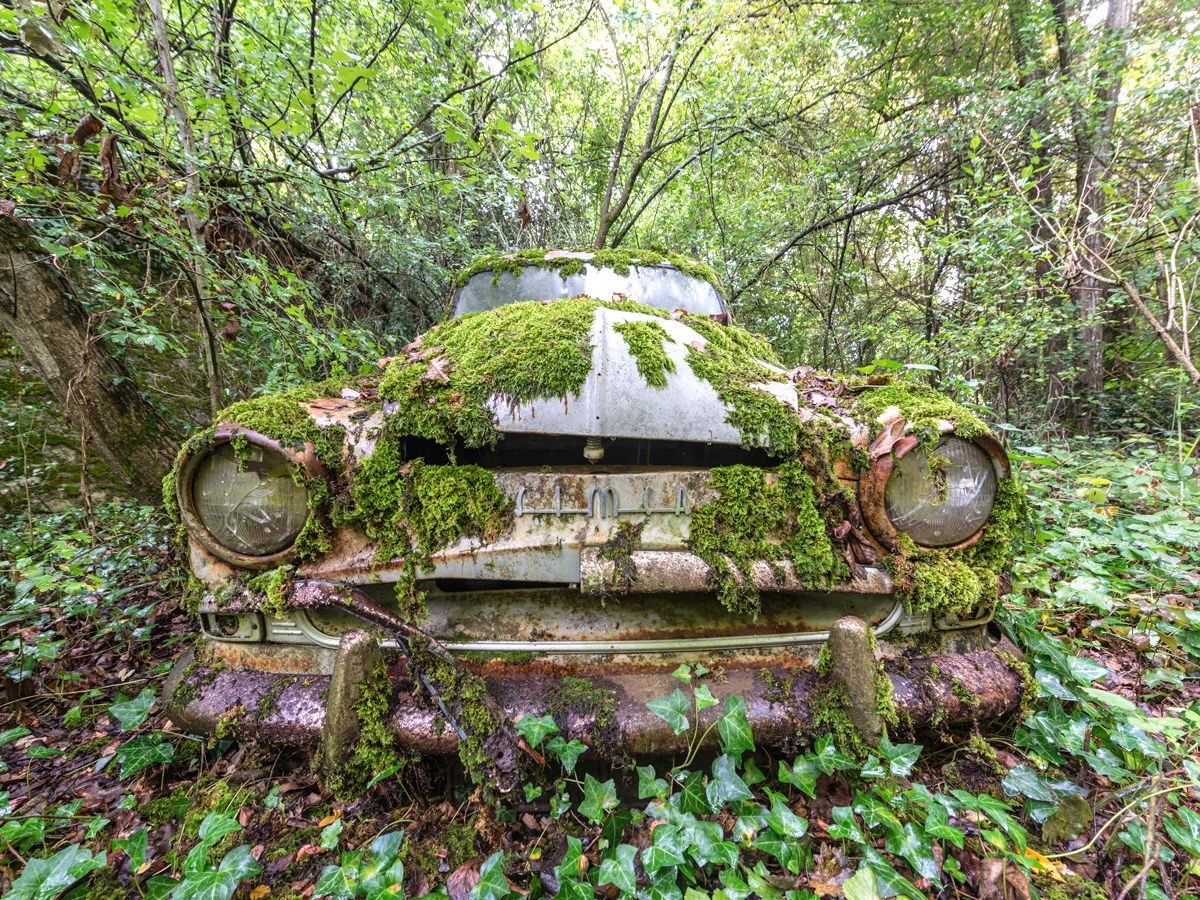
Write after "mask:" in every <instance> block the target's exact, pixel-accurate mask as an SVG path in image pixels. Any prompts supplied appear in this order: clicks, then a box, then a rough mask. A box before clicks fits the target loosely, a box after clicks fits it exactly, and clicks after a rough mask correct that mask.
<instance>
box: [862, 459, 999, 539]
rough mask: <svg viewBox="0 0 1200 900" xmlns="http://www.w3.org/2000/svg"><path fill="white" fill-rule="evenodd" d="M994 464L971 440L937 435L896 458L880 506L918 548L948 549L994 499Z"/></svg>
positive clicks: (976, 524) (971, 530) (974, 526)
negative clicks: (925, 447)
mask: <svg viewBox="0 0 1200 900" xmlns="http://www.w3.org/2000/svg"><path fill="white" fill-rule="evenodd" d="M996 482H997V478H996V467H995V465H993V463H992V459H991V457H990V456H988V454H987V453H986V452H984V450H983V449H982V448H981V447H979V446H978V445H977V444H973V443H971V442H970V441H965V440H963V439H962V438H957V437H946V438H943V439H942V440H941V441H939V442H938V444H937V445H936V446H935V447H934V448H933V449H932V450H921V449H915V450H912V451H911V452H910V453H908V454H906V455H905V456H904V457H902V458H901V459H900V460H898V461H897V463H896V465H895V468H893V469H892V474H891V477H890V478H889V479H888V483H887V489H886V491H885V493H884V505H885V507H886V510H887V514H888V518H889V519H891V522H892V525H893V526H894V527H895V529H896V530H897V531H902V532H904V533H905V534H907V535H908V536H909V537H910V538H912V539H913V540H914V541H916V542H917V543H918V544H921V545H922V546H924V547H949V546H952V545H954V544H960V543H962V542H963V541H965V540H966V539H967V538H969V537H971V536H972V535H974V534H975V533H976V532H977V531H979V529H981V528H982V527H983V526H984V524H985V523H986V522H987V519H988V516H989V515H991V512H992V504H994V503H995V502H996Z"/></svg>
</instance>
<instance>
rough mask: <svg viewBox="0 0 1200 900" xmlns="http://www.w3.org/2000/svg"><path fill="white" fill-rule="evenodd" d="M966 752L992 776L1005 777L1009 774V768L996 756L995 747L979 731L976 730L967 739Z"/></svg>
mask: <svg viewBox="0 0 1200 900" xmlns="http://www.w3.org/2000/svg"><path fill="white" fill-rule="evenodd" d="M966 753H967V756H969V757H970V758H971V759H973V760H974V761H975V763H976V764H977V765H978V766H979V767H980V768H981V769H984V770H985V771H987V772H988V773H989V774H990V775H991V776H992V777H994V778H1003V777H1004V776H1005V775H1007V774H1008V770H1007V769H1005V768H1004V766H1002V765H1001V764H1000V760H999V759H997V758H996V750H995V748H993V747H992V745H991V744H989V743H988V742H987V741H985V740H984V739H983V736H982V735H981V734H979V732H975V733H974V734H972V735H971V736H970V737H969V738H968V739H967V746H966Z"/></svg>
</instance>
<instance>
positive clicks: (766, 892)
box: [746, 860, 783, 900]
mask: <svg viewBox="0 0 1200 900" xmlns="http://www.w3.org/2000/svg"><path fill="white" fill-rule="evenodd" d="M770 877H771V875H770V873H769V872H768V871H767V867H766V866H765V865H763V862H762V860H759V861H758V862H757V863H755V864H754V868H753V869H747V870H746V883H747V884H748V885H750V890H751V891H753V892H754V893H755V894H756V895H757V896H758V897H759V898H760V900H782V898H783V891H781V890H779V888H777V887H775V885H773V884H771V882H770Z"/></svg>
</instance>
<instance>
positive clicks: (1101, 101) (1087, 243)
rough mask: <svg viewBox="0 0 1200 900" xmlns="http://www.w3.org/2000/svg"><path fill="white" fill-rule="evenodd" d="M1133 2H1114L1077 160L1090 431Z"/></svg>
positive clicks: (1085, 417) (1079, 305)
mask: <svg viewBox="0 0 1200 900" xmlns="http://www.w3.org/2000/svg"><path fill="white" fill-rule="evenodd" d="M1132 10H1133V0H1109V3H1108V16H1107V19H1106V20H1105V23H1104V36H1103V38H1102V40H1101V43H1100V53H1101V59H1100V64H1099V69H1098V71H1097V73H1096V91H1095V98H1096V107H1095V109H1094V110H1092V111H1091V115H1090V116H1087V117H1085V122H1086V124H1085V125H1084V128H1085V131H1086V140H1084V141H1081V142H1079V143H1080V145H1081V149H1082V150H1083V153H1082V155H1081V156H1080V158H1079V159H1078V160H1077V161H1076V167H1077V168H1076V172H1077V175H1076V192H1077V201H1078V202H1077V206H1076V209H1078V210H1079V220H1080V222H1081V223H1082V224H1081V231H1082V233H1081V237H1082V248H1081V254H1080V255H1081V257H1082V258H1081V260H1080V261H1081V263H1082V273H1081V274H1080V276H1079V278H1078V279H1077V280H1076V282H1075V284H1074V285H1072V288H1071V293H1072V295H1073V297H1074V300H1075V303H1076V307H1075V308H1076V309H1078V310H1079V314H1080V316H1081V318H1082V319H1083V321H1084V322H1085V323H1086V324H1085V325H1084V329H1083V349H1084V362H1083V376H1082V378H1081V384H1082V388H1083V402H1084V403H1085V404H1086V407H1085V408H1084V410H1083V411H1082V412H1083V414H1082V415H1081V416H1080V425H1081V426H1082V427H1083V429H1084V430H1085V431H1090V430H1091V425H1092V420H1093V416H1094V413H1095V407H1096V401H1097V400H1099V398H1100V395H1101V394H1102V393H1103V391H1104V344H1105V322H1104V299H1105V295H1106V294H1107V291H1108V288H1107V286H1106V285H1105V284H1104V282H1103V281H1101V280H1100V279H1099V278H1098V277H1097V276H1096V274H1095V273H1096V272H1098V271H1099V270H1100V269H1101V268H1103V262H1104V260H1105V259H1107V256H1108V239H1107V238H1106V237H1105V236H1104V225H1105V223H1104V207H1105V194H1104V178H1105V176H1106V174H1107V172H1108V167H1109V164H1110V163H1111V161H1112V130H1113V123H1114V122H1115V121H1116V117H1117V101H1118V99H1119V98H1120V95H1121V73H1122V71H1123V70H1124V68H1125V41H1126V36H1125V31H1126V29H1128V27H1129V21H1130V16H1131V14H1132Z"/></svg>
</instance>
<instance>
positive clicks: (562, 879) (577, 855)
mask: <svg viewBox="0 0 1200 900" xmlns="http://www.w3.org/2000/svg"><path fill="white" fill-rule="evenodd" d="M582 858H583V842H582V841H581V840H579V838H577V837H575V836H573V835H568V837H567V852H566V853H564V854H563V859H562V862H560V863H559V864H558V865H557V866H555V868H554V874H555V875H556V876H557V877H558V895H559V896H560V897H562V896H563V892H564V891H565V892H566V896H567V897H568V898H581V900H582V898H585V897H591V896H592V893H593V892H592V886H591V885H590V884H586V883H583V884H581V883H580V881H579V879H580V877H581V871H580V865H581V861H582Z"/></svg>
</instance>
